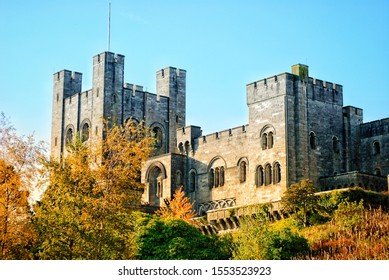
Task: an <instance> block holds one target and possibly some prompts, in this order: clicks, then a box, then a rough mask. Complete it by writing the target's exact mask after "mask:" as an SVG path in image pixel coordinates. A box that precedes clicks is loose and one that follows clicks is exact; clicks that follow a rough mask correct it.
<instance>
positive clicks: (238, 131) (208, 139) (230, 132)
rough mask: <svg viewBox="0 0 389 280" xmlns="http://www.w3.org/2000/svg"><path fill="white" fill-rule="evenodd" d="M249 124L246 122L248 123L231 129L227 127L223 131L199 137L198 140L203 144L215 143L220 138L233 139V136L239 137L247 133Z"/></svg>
mask: <svg viewBox="0 0 389 280" xmlns="http://www.w3.org/2000/svg"><path fill="white" fill-rule="evenodd" d="M248 126H249V125H248V124H246V125H242V126H238V127H234V128H230V129H225V130H222V131H218V132H215V133H211V134H208V135H204V136H201V137H199V138H197V140H198V142H199V144H203V143H214V142H216V141H219V140H225V139H231V137H239V136H242V135H245V134H246V132H247V129H248Z"/></svg>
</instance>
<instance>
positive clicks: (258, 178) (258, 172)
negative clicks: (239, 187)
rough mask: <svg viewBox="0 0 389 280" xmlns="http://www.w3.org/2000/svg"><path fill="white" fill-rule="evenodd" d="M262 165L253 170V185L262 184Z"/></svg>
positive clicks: (258, 185)
mask: <svg viewBox="0 0 389 280" xmlns="http://www.w3.org/2000/svg"><path fill="white" fill-rule="evenodd" d="M263 175H264V174H263V167H262V166H261V165H260V166H258V167H257V170H256V171H255V185H256V186H257V187H260V186H263Z"/></svg>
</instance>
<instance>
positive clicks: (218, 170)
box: [214, 167, 220, 187]
mask: <svg viewBox="0 0 389 280" xmlns="http://www.w3.org/2000/svg"><path fill="white" fill-rule="evenodd" d="M219 176H220V169H219V167H216V168H215V184H214V185H215V187H218V186H219V183H220V182H219V181H220V180H219V179H220V177H219Z"/></svg>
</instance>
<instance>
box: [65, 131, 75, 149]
mask: <svg viewBox="0 0 389 280" xmlns="http://www.w3.org/2000/svg"><path fill="white" fill-rule="evenodd" d="M72 141H73V129H71V128H68V130H67V131H66V138H65V144H66V145H68V144H70V142H72Z"/></svg>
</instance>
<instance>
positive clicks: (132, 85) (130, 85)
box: [123, 83, 143, 92]
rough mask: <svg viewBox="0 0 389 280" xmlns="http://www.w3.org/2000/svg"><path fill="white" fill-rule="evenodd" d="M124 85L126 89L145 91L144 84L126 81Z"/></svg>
mask: <svg viewBox="0 0 389 280" xmlns="http://www.w3.org/2000/svg"><path fill="white" fill-rule="evenodd" d="M123 87H124V88H125V89H129V90H132V91H133V92H135V91H143V86H139V85H135V84H130V83H124V86H123Z"/></svg>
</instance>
